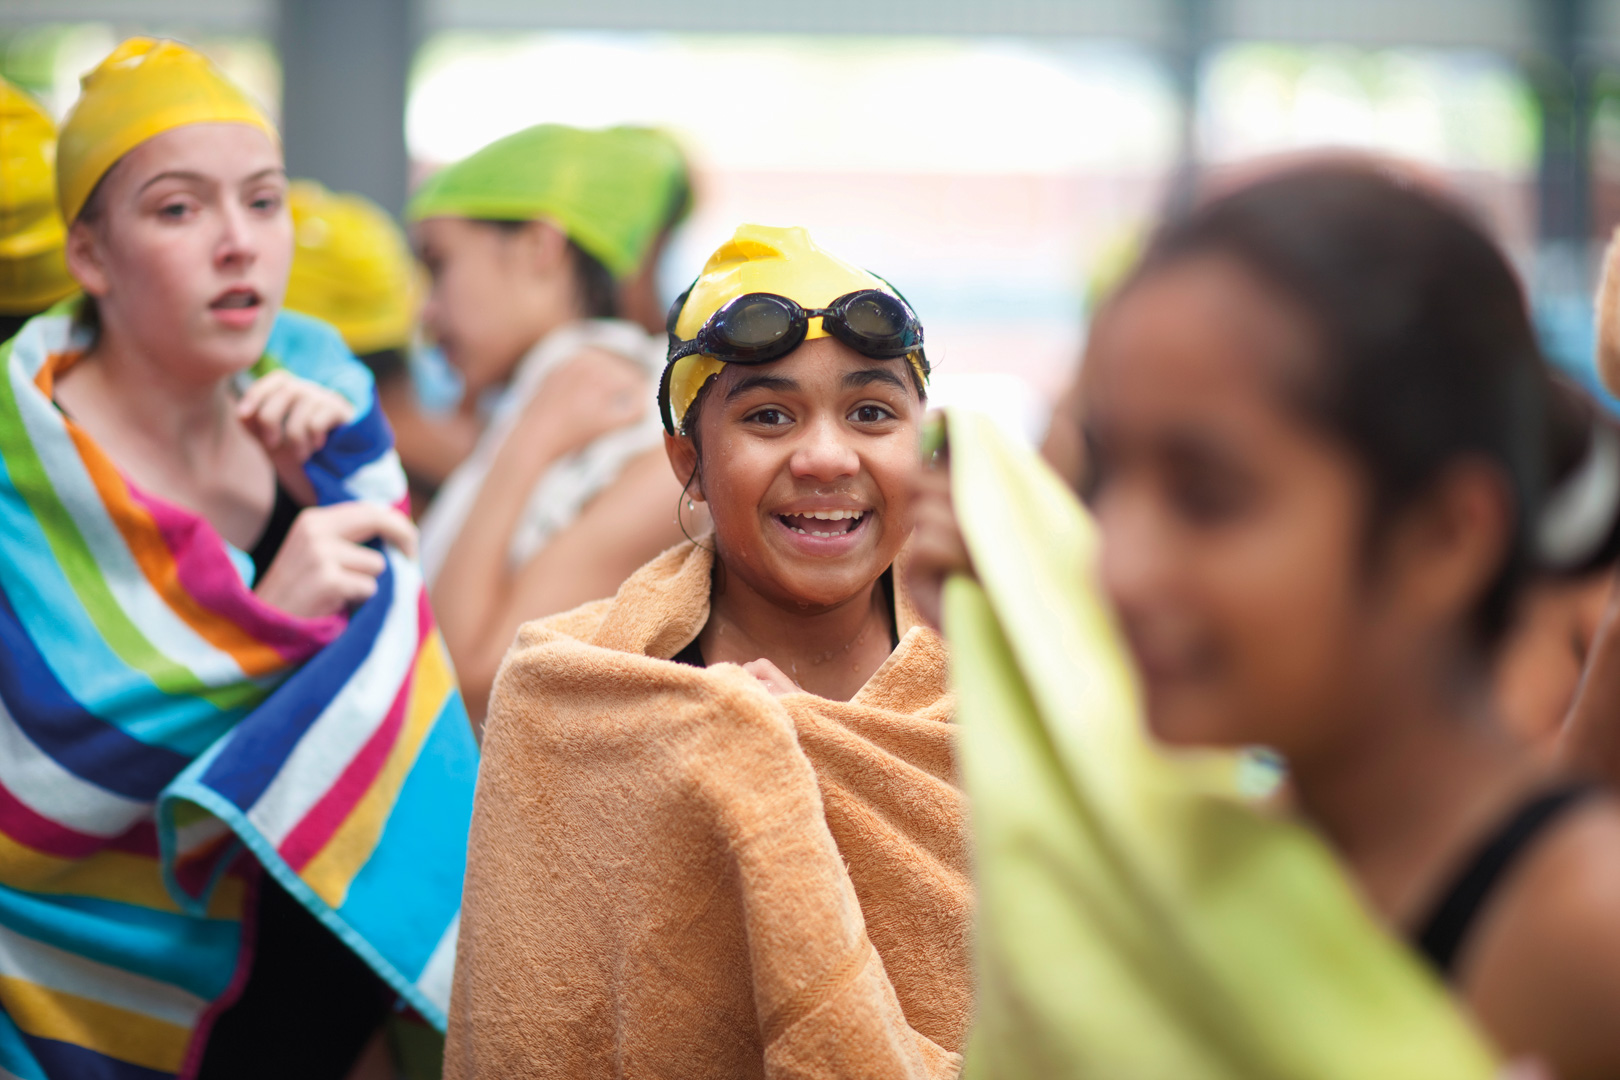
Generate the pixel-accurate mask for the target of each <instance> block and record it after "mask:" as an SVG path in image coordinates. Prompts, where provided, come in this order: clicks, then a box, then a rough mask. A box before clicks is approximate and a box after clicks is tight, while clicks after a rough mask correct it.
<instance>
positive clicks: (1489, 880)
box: [1416, 781, 1599, 978]
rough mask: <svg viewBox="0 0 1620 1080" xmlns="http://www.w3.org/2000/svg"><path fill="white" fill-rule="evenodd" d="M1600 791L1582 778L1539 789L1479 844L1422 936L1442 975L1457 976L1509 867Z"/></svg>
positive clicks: (1419, 939)
mask: <svg viewBox="0 0 1620 1080" xmlns="http://www.w3.org/2000/svg"><path fill="white" fill-rule="evenodd" d="M1598 790H1599V789H1598V785H1596V784H1593V783H1590V782H1587V781H1578V782H1566V783H1562V784H1559V785H1558V786H1557V787H1554V788H1552V789H1550V790H1544V791H1539V792H1537V793H1536V794H1535V795H1532V796H1531V797H1530V798H1529V799H1528V800H1526V801H1525V802H1523V803H1521V804H1520V805H1519V806H1518V807H1517V808H1516V809H1515V810H1514V811H1513V813H1512V814H1510V815H1508V817H1507V819H1506V820H1505V821H1503V822H1502V824H1501V825H1500V826H1498V827H1497V829H1496V830H1495V831H1494V832H1492V833H1491V834H1489V835H1488V836H1487V837H1486V839H1485V841H1484V842H1483V843H1481V844H1480V845H1479V847H1478V848H1477V849H1475V851H1474V854H1473V856H1472V857H1471V858H1470V859H1469V860H1468V862H1467V863H1466V864H1464V866H1463V869H1462V872H1461V873H1459V874H1458V875H1457V876H1456V877H1455V878H1454V879H1452V883H1451V887H1450V888H1448V889H1447V890H1446V891H1445V892H1444V893H1442V894H1441V895H1440V901H1439V903H1437V904H1435V906H1434V908H1433V909H1432V911H1431V912H1430V914H1429V917H1428V919H1426V920H1425V921H1424V922H1423V923H1422V924H1421V926H1422V929H1421V930H1420V931H1419V933H1418V934H1417V937H1416V943H1417V949H1418V951H1419V952H1421V953H1422V954H1423V955H1424V956H1427V957H1428V958H1429V961H1430V963H1432V964H1434V966H1435V968H1436V969H1438V970H1439V972H1440V973H1441V974H1442V975H1444V976H1446V977H1447V978H1450V977H1451V976H1452V974H1453V971H1452V968H1453V966H1454V965H1455V964H1456V962H1457V954H1458V953H1459V952H1460V951H1461V950H1462V946H1463V942H1464V941H1466V940H1467V938H1468V932H1469V930H1471V929H1472V928H1473V924H1474V922H1475V921H1476V920H1477V919H1478V918H1479V915H1480V913H1481V912H1482V911H1483V910H1484V909H1485V906H1486V905H1487V904H1488V903H1489V901H1490V899H1491V896H1492V894H1493V893H1494V892H1495V891H1496V888H1497V886H1499V885H1500V884H1501V883H1502V881H1503V879H1504V878H1506V876H1507V875H1508V873H1509V871H1511V870H1512V869H1513V867H1514V866H1515V865H1516V864H1517V863H1518V861H1519V860H1520V858H1522V857H1523V856H1524V854H1525V853H1526V852H1527V851H1528V850H1529V849H1530V848H1531V847H1532V846H1533V845H1534V843H1535V841H1536V839H1537V838H1538V837H1540V836H1541V835H1542V834H1544V833H1545V832H1546V831H1547V829H1548V827H1549V826H1551V825H1553V824H1555V823H1556V822H1557V821H1558V819H1559V818H1560V817H1562V816H1563V815H1564V813H1565V812H1566V811H1569V810H1572V809H1574V808H1575V807H1576V806H1578V805H1580V803H1581V802H1582V801H1584V800H1585V799H1586V798H1587V797H1588V796H1590V795H1594V794H1596V793H1597V791H1598Z"/></svg>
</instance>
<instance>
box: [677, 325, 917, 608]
mask: <svg viewBox="0 0 1620 1080" xmlns="http://www.w3.org/2000/svg"><path fill="white" fill-rule="evenodd" d="M906 364H907V361H905V360H904V359H896V360H871V359H868V358H867V357H864V356H861V355H860V354H859V353H856V352H855V351H854V350H852V349H849V348H848V347H846V346H844V345H842V344H840V343H839V342H837V341H835V340H833V339H831V338H818V339H816V340H814V341H809V342H806V343H805V344H804V345H801V346H800V347H799V348H797V349H795V350H794V351H793V352H792V353H790V354H788V355H787V356H786V357H783V358H782V359H781V360H777V361H774V362H772V363H769V364H760V365H753V366H745V365H740V364H731V365H727V367H726V368H725V370H724V371H723V372H722V373H721V374H720V375H718V376H716V378H715V381H714V382H713V383H712V384H711V385H710V387H709V388H708V390H707V392H706V394H705V397H704V400H703V401H702V403H701V409H700V413H699V416H698V418H697V423H698V425H699V435H700V444H701V465H700V467H699V475H698V478H697V480H696V481H694V483H693V484H692V485H691V490H693V491H694V493H695V497H697V498H701V499H703V500H704V501H705V502H707V504H708V508H709V514H710V516H711V517H712V519H713V521H714V542H715V546H716V550H717V552H718V554H719V557H720V561H721V563H722V564H723V565H724V566H725V568H726V572H727V574H728V575H736V576H738V577H740V578H741V579H743V581H745V582H746V583H747V584H748V585H749V586H750V587H751V588H752V589H753V590H754V591H755V592H756V593H758V594H760V595H761V596H764V597H766V598H767V599H769V600H770V601H771V602H773V603H775V604H777V605H779V606H781V607H783V608H785V609H788V610H791V611H794V612H798V613H805V614H809V613H814V612H818V611H825V610H829V609H831V608H834V607H837V606H838V605H840V604H843V603H846V602H849V601H850V600H853V599H856V598H863V597H865V596H866V595H868V590H869V589H870V588H871V586H872V583H873V582H875V581H876V580H877V579H878V577H879V576H880V575H881V574H882V573H883V571H884V570H886V569H888V567H889V565H890V564H891V563H892V562H893V561H894V558H895V556H896V555H897V554H899V551H900V548H901V547H902V546H903V545H904V544H905V542H906V539H907V538H908V537H909V536H910V535H911V526H912V514H911V497H910V478H911V475H912V473H913V472H914V471H915V470H916V469H917V467H918V464H917V446H918V433H919V424H920V422H921V418H922V412H923V403H922V400H921V398H920V397H919V396H918V394H917V391H916V389H915V388H914V386H913V384H912V381H911V378H910V376H909V374H908V371H907V368H906ZM669 446H670V455H671V462H672V464H673V465H674V467H675V469H676V472H677V474H678V475H679V476H680V478H681V479H682V480H686V479H687V477H688V476H690V475H691V471H692V467H693V463H694V462H695V461H696V460H697V454H698V451H697V450H696V449H695V448H694V447H693V443H692V440H690V439H687V438H672V439H670V440H669Z"/></svg>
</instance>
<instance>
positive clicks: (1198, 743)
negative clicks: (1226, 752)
mask: <svg viewBox="0 0 1620 1080" xmlns="http://www.w3.org/2000/svg"><path fill="white" fill-rule="evenodd" d="M1198 696H1199V697H1201V696H1202V695H1198ZM1193 697H1194V695H1192V694H1190V693H1189V692H1187V691H1178V690H1158V691H1155V690H1153V689H1149V690H1148V692H1147V699H1146V703H1145V712H1146V720H1147V728H1148V731H1149V732H1151V733H1152V735H1153V737H1154V738H1155V739H1157V740H1158V741H1159V742H1161V743H1164V744H1165V745H1167V746H1176V747H1188V748H1191V747H1230V748H1236V747H1240V746H1247V745H1250V744H1251V743H1252V742H1253V741H1254V740H1253V738H1251V737H1249V736H1247V735H1246V734H1245V733H1244V732H1243V731H1241V730H1240V727H1241V725H1239V724H1236V723H1234V722H1233V720H1232V717H1231V716H1230V715H1229V714H1228V712H1227V710H1225V709H1221V708H1216V707H1212V705H1211V704H1210V703H1209V702H1208V701H1199V700H1189V699H1190V698H1193Z"/></svg>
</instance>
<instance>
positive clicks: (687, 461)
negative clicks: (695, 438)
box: [664, 434, 703, 502]
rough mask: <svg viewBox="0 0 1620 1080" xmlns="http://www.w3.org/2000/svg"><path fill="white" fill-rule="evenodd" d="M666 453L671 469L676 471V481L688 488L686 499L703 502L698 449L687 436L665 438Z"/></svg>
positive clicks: (666, 436) (667, 436) (668, 436)
mask: <svg viewBox="0 0 1620 1080" xmlns="http://www.w3.org/2000/svg"><path fill="white" fill-rule="evenodd" d="M664 453H665V455H666V456H668V458H669V467H670V468H672V469H674V470H675V479H677V480H679V481H680V482H681V483H682V484H684V485H685V486H686V495H685V497H686V498H688V499H691V500H692V501H693V502H703V477H701V476H699V475H698V453H697V447H696V446H694V445H692V440H691V439H690V438H689V437H688V436H685V435H668V434H666V435H665V436H664Z"/></svg>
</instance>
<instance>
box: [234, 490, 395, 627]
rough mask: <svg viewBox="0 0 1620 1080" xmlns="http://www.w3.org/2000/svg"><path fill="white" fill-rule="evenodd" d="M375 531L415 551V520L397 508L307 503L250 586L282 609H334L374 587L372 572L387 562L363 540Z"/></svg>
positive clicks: (317, 612)
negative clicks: (412, 521) (273, 558)
mask: <svg viewBox="0 0 1620 1080" xmlns="http://www.w3.org/2000/svg"><path fill="white" fill-rule="evenodd" d="M376 537H381V538H382V539H383V540H384V541H386V542H387V543H390V544H393V545H394V546H395V547H397V548H399V549H400V550H401V551H403V552H405V553H406V554H407V555H412V556H414V555H415V554H416V526H414V525H412V524H411V522H410V519H409V518H407V517H406V516H405V515H404V514H401V513H400V512H399V511H398V510H393V509H390V508H389V507H386V506H379V505H378V504H376V503H368V502H347V503H338V504H337V505H335V506H312V507H310V508H309V509H307V510H304V511H302V512H300V513H299V515H298V517H297V518H296V519H295V520H294V521H293V525H292V529H291V530H290V531H289V532H288V533H287V540H286V543H284V544H283V545H282V546H281V551H280V552H278V553H277V555H276V557H275V560H274V561H273V562H272V563H271V564H270V568H269V569H268V570H266V571H265V573H264V578H263V580H261V581H260V582H259V583H258V585H256V586H255V587H254V589H253V591H254V592H255V593H256V594H257V595H258V597H259V599H261V600H263V601H264V602H265V603H267V604H269V605H270V606H271V607H273V608H276V609H277V610H279V611H284V612H286V613H287V614H288V615H293V616H297V617H299V618H305V619H320V618H324V617H326V616H328V615H335V614H337V613H338V612H340V611H343V610H345V609H347V608H349V607H351V606H353V605H356V604H359V603H362V602H364V601H366V600H368V599H370V598H371V596H372V595H373V594H374V593H376V591H377V577H378V575H380V574H381V573H382V572H383V570H384V569H385V568H386V567H387V565H388V562H387V560H386V559H385V558H384V556H383V554H382V553H381V552H379V551H376V550H374V549H372V548H369V547H366V546H364V542H365V541H367V540H371V539H373V538H376Z"/></svg>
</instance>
